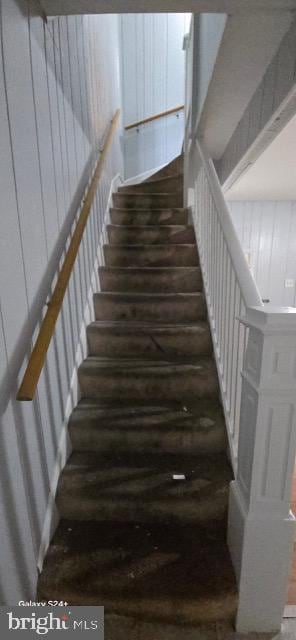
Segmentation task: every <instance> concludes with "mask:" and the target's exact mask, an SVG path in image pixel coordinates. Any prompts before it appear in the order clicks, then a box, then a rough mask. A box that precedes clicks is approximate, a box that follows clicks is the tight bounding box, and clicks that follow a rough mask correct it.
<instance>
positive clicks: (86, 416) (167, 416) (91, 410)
mask: <svg viewBox="0 0 296 640" xmlns="http://www.w3.org/2000/svg"><path fill="white" fill-rule="evenodd" d="M98 419H99V420H100V427H99V428H100V429H101V427H102V423H101V421H104V424H107V425H108V427H109V426H110V427H112V426H114V427H116V428H118V426H120V427H122V428H137V429H138V428H139V427H141V426H142V427H143V428H144V427H145V428H147V427H149V429H150V428H151V427H161V428H162V429H163V428H168V429H174V430H175V429H176V430H180V431H182V432H183V431H184V429H185V428H186V429H201V430H202V431H203V432H204V433H206V432H207V431H208V430H210V429H211V427H213V426H214V424H217V423H219V424H221V425H222V424H223V412H222V408H221V406H220V404H219V402H218V401H217V402H213V401H211V402H209V401H208V400H200V401H199V402H192V403H189V406H188V405H186V406H184V407H181V406H180V403H166V404H165V405H158V404H153V403H151V404H147V405H141V406H140V407H139V406H137V405H133V404H129V405H124V404H122V403H119V402H117V403H112V405H108V404H107V405H106V404H104V403H102V402H100V401H96V400H94V399H93V400H92V399H81V400H80V401H79V403H78V404H77V406H76V407H75V409H74V410H73V412H72V414H71V419H70V422H71V424H73V423H75V424H77V422H84V423H85V421H86V420H95V421H97V420H98Z"/></svg>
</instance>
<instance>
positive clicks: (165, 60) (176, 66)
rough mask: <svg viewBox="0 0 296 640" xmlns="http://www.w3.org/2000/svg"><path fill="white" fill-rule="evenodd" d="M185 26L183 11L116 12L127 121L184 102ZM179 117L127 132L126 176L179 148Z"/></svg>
mask: <svg viewBox="0 0 296 640" xmlns="http://www.w3.org/2000/svg"><path fill="white" fill-rule="evenodd" d="M188 27H189V19H188V14H182V13H179V14H178V13H176V14H166V13H155V14H149V13H148V14H122V15H121V16H120V30H121V57H122V61H121V84H122V96H123V120H124V124H125V125H126V124H130V123H132V122H136V121H137V120H141V119H143V118H147V117H149V116H151V115H153V114H155V113H159V112H161V111H165V110H167V109H170V108H172V107H175V106H177V105H179V104H183V103H184V92H185V56H184V51H183V50H182V45H183V37H184V35H185V33H186V32H187V30H188ZM182 122H183V121H182ZM180 123H181V121H177V117H176V116H174V117H173V118H165V119H163V120H161V121H160V122H155V123H151V124H150V125H149V126H147V127H146V126H145V127H141V128H140V130H139V132H138V133H137V132H136V131H133V132H126V134H125V137H124V155H125V177H127V178H128V177H131V176H134V175H137V174H139V173H143V172H144V171H147V170H149V169H151V168H153V167H157V166H159V165H161V164H164V163H165V162H168V161H169V160H171V159H172V158H173V157H174V156H176V155H177V154H178V153H180V149H181V144H182V142H181V139H182V136H183V131H182V132H181V129H182V127H181V126H180ZM180 132H181V138H180Z"/></svg>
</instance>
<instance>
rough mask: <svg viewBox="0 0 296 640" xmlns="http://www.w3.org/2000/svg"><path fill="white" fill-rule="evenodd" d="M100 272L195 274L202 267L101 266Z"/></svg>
mask: <svg viewBox="0 0 296 640" xmlns="http://www.w3.org/2000/svg"><path fill="white" fill-rule="evenodd" d="M99 270H100V271H112V272H115V273H120V272H122V273H128V272H132V271H134V272H136V271H139V272H140V273H156V274H157V273H182V272H185V273H189V272H191V271H193V272H199V273H200V271H201V269H200V267H198V266H192V267H190V266H184V267H182V266H180V267H178V266H177V267H172V266H167V267H150V266H141V265H139V266H135V265H131V266H126V267H117V266H105V265H103V266H101V267H99Z"/></svg>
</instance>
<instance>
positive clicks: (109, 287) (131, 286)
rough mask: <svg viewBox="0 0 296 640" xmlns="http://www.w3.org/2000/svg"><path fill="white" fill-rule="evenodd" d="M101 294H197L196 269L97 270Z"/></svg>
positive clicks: (199, 282)
mask: <svg viewBox="0 0 296 640" xmlns="http://www.w3.org/2000/svg"><path fill="white" fill-rule="evenodd" d="M99 276H100V283H101V290H102V291H137V292H141V291H145V292H146V293H148V292H162V291H163V292H168V293H172V292H176V293H182V292H183V293H192V292H194V291H201V289H202V277H201V271H200V269H199V267H99Z"/></svg>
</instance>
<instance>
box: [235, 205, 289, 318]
mask: <svg viewBox="0 0 296 640" xmlns="http://www.w3.org/2000/svg"><path fill="white" fill-rule="evenodd" d="M227 204H228V207H229V210H230V212H231V215H232V219H233V222H234V224H235V227H236V230H237V232H238V235H239V238H240V240H241V243H242V246H243V249H244V252H245V254H247V256H248V258H249V262H250V266H251V269H252V271H253V275H254V277H255V280H256V282H257V285H258V288H259V291H260V293H261V296H262V298H269V299H270V303H271V304H275V305H283V306H296V299H295V282H296V202H295V201H282V202H228V203H227ZM286 279H293V281H294V286H293V287H291V288H286V287H285V280H286Z"/></svg>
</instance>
